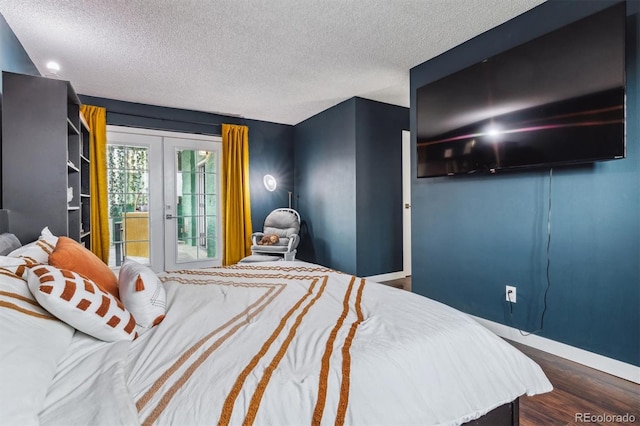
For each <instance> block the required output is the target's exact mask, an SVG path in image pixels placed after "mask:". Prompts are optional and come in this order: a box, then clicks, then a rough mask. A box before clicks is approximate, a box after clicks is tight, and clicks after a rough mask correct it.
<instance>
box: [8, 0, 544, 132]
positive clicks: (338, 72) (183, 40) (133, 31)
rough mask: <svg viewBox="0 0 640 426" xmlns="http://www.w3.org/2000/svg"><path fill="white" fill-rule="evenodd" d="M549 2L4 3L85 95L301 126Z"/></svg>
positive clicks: (30, 48)
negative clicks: (324, 112)
mask: <svg viewBox="0 0 640 426" xmlns="http://www.w3.org/2000/svg"><path fill="white" fill-rule="evenodd" d="M543 1H544V0H155V1H154V0H75V1H71V0H0V13H2V15H3V16H4V17H5V19H6V20H7V22H8V23H9V26H10V27H11V28H12V29H13V31H14V32H15V34H16V35H17V37H18V39H19V40H20V41H21V42H22V45H23V46H24V48H25V50H26V51H27V53H28V54H29V56H30V57H31V59H32V60H33V62H34V63H35V65H36V66H37V67H38V69H39V71H40V72H41V73H42V74H43V75H46V74H47V73H48V71H47V69H46V67H45V64H46V63H47V61H49V60H56V61H58V62H59V63H60V65H61V69H60V71H59V73H58V75H59V77H60V78H62V79H65V80H70V81H71V82H72V84H73V86H74V87H75V89H76V91H77V92H78V93H81V94H85V95H92V96H99V97H105V98H112V99H119V100H125V101H132V102H140V103H146V104H152V105H162V106H169V107H175V108H185V109H191V110H197V111H206V112H217V113H223V114H227V115H238V116H242V117H246V118H251V119H257V120H265V121H272V122H276V123H285V124H297V123H299V122H300V121H303V120H305V119H306V118H308V117H310V116H312V115H314V114H317V113H318V112H320V111H323V110H325V109H327V108H329V107H331V106H333V105H335V104H337V103H339V102H341V101H343V100H345V99H349V98H351V97H353V96H360V97H363V98H368V99H373V100H377V101H381V102H387V103H391V104H395V105H402V106H407V107H408V106H409V70H410V69H411V68H412V67H414V66H415V65H418V64H420V63H422V62H424V61H426V60H428V59H430V58H432V57H434V56H436V55H438V54H440V53H442V52H445V51H447V50H449V49H450V48H452V47H454V46H456V45H458V44H460V43H462V42H464V41H466V40H468V39H470V38H473V37H474V36H476V35H478V34H480V33H482V32H484V31H486V30H488V29H490V28H492V27H495V26H496V25H499V24H500V23H502V22H505V21H507V20H509V19H511V18H513V17H515V16H517V15H519V14H521V13H523V12H525V11H527V10H529V9H531V8H532V7H534V6H536V5H538V4H540V3H542V2H543Z"/></svg>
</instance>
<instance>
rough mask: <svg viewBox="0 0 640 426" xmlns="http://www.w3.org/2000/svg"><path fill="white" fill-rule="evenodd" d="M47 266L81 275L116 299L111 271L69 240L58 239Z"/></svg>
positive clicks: (115, 287)
mask: <svg viewBox="0 0 640 426" xmlns="http://www.w3.org/2000/svg"><path fill="white" fill-rule="evenodd" d="M49 264H51V265H53V266H55V267H57V268H60V269H68V270H70V271H74V272H77V273H78V274H82V275H84V276H85V277H87V278H89V279H90V280H92V281H93V282H95V283H96V284H98V285H99V286H100V287H101V288H102V289H103V290H104V291H106V292H108V293H111V294H112V295H113V296H115V297H118V280H117V278H116V276H115V274H114V273H113V271H112V270H111V269H109V267H108V266H107V265H106V264H105V263H104V262H103V261H102V260H100V258H99V257H98V256H96V255H95V254H93V253H91V252H90V251H89V250H87V249H86V248H85V247H84V246H83V245H82V244H80V243H78V242H77V241H74V240H72V239H71V238H67V237H60V238H58V243H57V244H56V246H55V250H53V253H51V255H50V256H49Z"/></svg>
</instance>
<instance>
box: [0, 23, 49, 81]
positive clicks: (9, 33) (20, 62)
mask: <svg viewBox="0 0 640 426" xmlns="http://www.w3.org/2000/svg"><path fill="white" fill-rule="evenodd" d="M0 70H2V71H10V72H15V73H20V74H29V75H36V76H39V75H40V72H38V69H37V68H36V66H35V65H34V64H33V62H32V61H31V58H29V55H27V52H26V51H25V50H24V48H23V47H22V44H21V43H20V40H18V38H17V37H16V35H15V34H14V32H13V30H12V29H11V28H10V27H9V24H7V21H6V20H5V19H4V16H2V14H0ZM0 93H2V79H0Z"/></svg>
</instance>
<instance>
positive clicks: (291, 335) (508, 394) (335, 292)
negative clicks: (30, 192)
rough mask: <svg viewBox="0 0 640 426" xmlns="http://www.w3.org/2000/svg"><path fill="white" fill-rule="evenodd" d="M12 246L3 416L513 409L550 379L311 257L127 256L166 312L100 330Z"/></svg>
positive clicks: (306, 415)
mask: <svg viewBox="0 0 640 426" xmlns="http://www.w3.org/2000/svg"><path fill="white" fill-rule="evenodd" d="M43 238H44V239H45V240H46V239H47V238H48V239H49V245H50V247H49V248H48V249H49V250H57V249H56V244H53V242H54V240H53V238H56V237H54V236H47V235H44V237H43V236H41V239H43ZM11 258H12V256H0V272H2V271H4V272H3V273H2V274H0V277H3V280H4V281H2V283H3V284H2V285H3V288H2V289H1V290H0V294H1V295H2V298H0V320H2V322H3V327H2V328H1V329H0V330H1V331H2V335H1V336H0V338H2V341H3V347H2V351H3V362H2V365H1V366H0V368H1V369H2V377H1V378H0V398H2V401H3V402H2V411H3V412H2V413H0V418H3V419H7V418H9V419H12V420H15V422H14V423H16V424H18V423H19V424H35V423H39V424H42V425H72V424H77V425H87V424H91V425H99V424H104V425H117V424H120V425H132V424H143V425H151V424H175V425H199V424H213V423H217V424H221V425H227V424H231V425H236V424H238V425H239V424H243V425H250V424H255V425H267V424H268V425H302V424H352V425H366V424H372V425H373V424H375V425H383V424H388V425H399V424H406V425H409V424H416V425H459V424H463V423H466V422H473V424H483V423H482V422H483V421H484V424H492V425H497V424H503V423H502V422H504V421H506V422H507V424H517V421H518V417H517V401H518V398H519V397H520V396H522V395H535V394H539V393H544V392H548V391H550V390H551V389H552V387H551V384H550V383H549V381H548V380H547V378H546V377H545V375H544V373H543V372H542V370H541V369H540V367H539V366H538V365H537V364H535V363H534V362H533V361H532V360H530V359H529V358H527V357H526V356H525V355H523V354H522V353H521V352H519V351H518V350H516V349H515V348H513V347H512V346H511V345H509V344H508V343H506V342H505V341H503V340H502V339H500V338H498V337H497V336H495V335H494V334H492V333H491V332H489V331H488V330H486V329H485V328H483V327H482V326H481V325H479V324H478V323H476V322H475V321H473V320H472V319H471V318H469V317H468V316H467V315H465V314H464V313H462V312H459V311H457V310H455V309H452V308H450V307H447V306H445V305H443V304H440V303H438V302H436V301H433V300H430V299H427V298H424V297H421V296H418V295H416V294H413V293H410V292H406V291H403V290H399V289H395V288H392V287H388V286H385V285H382V284H378V283H375V282H371V281H368V280H366V279H362V278H358V277H354V276H350V275H348V274H344V273H341V272H339V271H334V270H331V269H328V268H325V267H322V266H320V265H315V264H311V263H306V262H301V261H295V262H284V261H277V262H261V263H260V264H238V265H234V266H231V267H226V268H212V269H199V270H180V271H168V272H164V273H161V274H157V275H156V274H153V273H152V272H151V271H150V270H145V267H144V266H140V265H136V266H135V271H137V272H136V273H138V272H140V273H141V272H142V271H144V273H145V274H146V275H145V276H144V277H145V279H144V284H145V286H146V287H149V283H152V282H156V283H157V285H158V288H161V289H162V291H163V292H164V298H162V301H161V302H162V303H159V304H161V305H162V309H163V312H164V316H163V317H162V318H161V319H160V320H159V321H157V319H158V318H156V319H153V318H152V317H150V319H149V320H148V321H151V319H153V321H154V322H155V323H154V324H150V325H149V326H148V329H146V330H142V329H141V328H140V326H139V325H138V324H136V327H135V331H131V327H129V329H130V332H131V333H133V334H132V336H133V337H132V338H126V339H110V338H109V337H107V338H106V340H112V341H105V339H100V338H96V337H94V336H92V335H90V334H92V330H91V329H88V330H89V334H87V333H85V332H81V331H78V329H77V327H74V326H71V325H70V324H69V323H71V324H74V322H73V321H77V319H75V318H74V319H71V320H69V321H62V320H59V319H58V318H57V317H56V315H53V314H51V313H50V312H49V311H48V310H46V309H44V308H43V305H42V304H41V303H39V302H40V300H39V299H35V300H34V296H33V295H34V294H36V292H37V288H38V287H37V284H36V287H34V285H33V284H34V282H36V281H37V280H38V279H39V278H38V277H40V275H37V274H36V273H34V272H33V271H38V270H39V268H40V269H42V270H44V269H46V268H47V267H45V266H43V262H42V260H43V258H42V257H41V258H40V259H35V260H34V262H35V263H34V262H31V263H30V264H29V265H26V271H25V270H22V269H18V267H16V266H15V263H16V262H15V261H14V260H12V259H11ZM12 262H13V264H14V265H13V266H11V265H12ZM18 263H19V262H18ZM45 263H46V261H45ZM3 268H4V269H3ZM49 268H50V269H51V268H52V267H49ZM7 271H8V272H7ZM12 271H13V272H12ZM12 273H13V274H14V276H13V277H10V276H9V275H11V274H12ZM38 274H41V275H42V276H47V274H45V273H40V272H38ZM149 274H153V275H149ZM24 275H26V280H25V279H23V276H24ZM78 276H79V277H80V278H78ZM78 276H76V278H77V279H78V280H81V279H85V278H82V277H83V276H82V275H78ZM142 276H143V275H142V274H140V275H139V276H138V278H140V277H142ZM9 278H11V280H9V281H10V282H9V281H8V279H9ZM51 279H52V280H53V278H51ZM71 279H72V278H69V279H68V280H71ZM120 279H121V280H122V276H120ZM20 280H21V281H23V282H21V281H20ZM86 281H87V280H86V279H85V281H84V282H85V284H84V285H85V286H86ZM89 281H90V280H89ZM43 282H44V281H42V282H40V284H39V285H40V286H42V283H43ZM51 282H52V281H48V282H47V283H51ZM78 282H80V281H78ZM21 285H22V287H21ZM134 287H135V285H134ZM138 287H141V285H140V283H139V282H138ZM78 288H79V287H78ZM25 289H26V290H25ZM30 289H31V290H30ZM67 290H68V289H67ZM156 293H157V290H156ZM8 294H9V296H7V295H8ZM11 294H13V296H11ZM120 295H122V296H124V293H123V291H122V289H121V293H120ZM73 297H76V296H75V295H74V296H73ZM102 297H105V296H104V295H103V296H102ZM69 298H70V299H72V297H71V296H70V297H69ZM123 300H125V299H123ZM155 300H156V302H157V301H158V298H157V294H156V299H155ZM42 303H44V304H45V305H46V303H48V302H46V301H43V302H42ZM73 303H75V299H74V302H73ZM129 303H130V302H129ZM129 303H124V304H123V305H124V306H122V308H123V312H126V309H125V308H127V306H128V305H129ZM10 305H13V307H11V306H10ZM16 306H17V307H18V309H16ZM112 307H113V308H114V309H115V308H117V307H115V306H112ZM156 308H158V306H156ZM118 309H119V308H118ZM89 310H90V309H89ZM132 312H133V310H132ZM156 314H157V312H156V313H154V314H153V315H156ZM132 316H133V315H132ZM137 322H138V318H136V323H137ZM120 324H121V325H119V326H118V327H123V329H125V328H126V326H127V317H123V321H122V322H121V323H120ZM83 325H84V324H83ZM78 327H80V325H78ZM134 337H135V338H134ZM5 342H6V343H5ZM25 395H28V397H25Z"/></svg>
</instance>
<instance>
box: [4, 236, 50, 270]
mask: <svg viewBox="0 0 640 426" xmlns="http://www.w3.org/2000/svg"><path fill="white" fill-rule="evenodd" d="M56 244H58V237H56V236H55V235H53V234H52V233H51V231H49V228H48V227H45V228H44V229H43V230H42V232H41V233H40V237H39V238H38V240H37V241H34V242H32V243H29V244H26V245H24V246H22V247H20V248H19V249H16V250H14V251H12V252H11V253H9V254H8V256H9V257H19V258H22V259H24V260H26V261H27V263H28V264H29V265H38V264H47V263H49V255H50V254H51V253H53V250H54V249H55V248H56Z"/></svg>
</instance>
